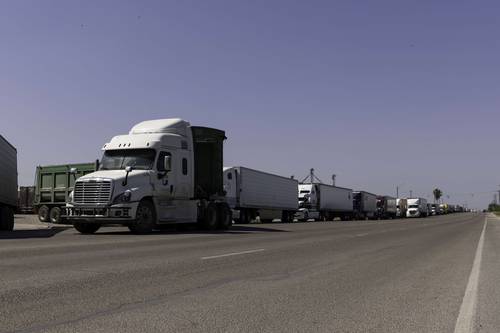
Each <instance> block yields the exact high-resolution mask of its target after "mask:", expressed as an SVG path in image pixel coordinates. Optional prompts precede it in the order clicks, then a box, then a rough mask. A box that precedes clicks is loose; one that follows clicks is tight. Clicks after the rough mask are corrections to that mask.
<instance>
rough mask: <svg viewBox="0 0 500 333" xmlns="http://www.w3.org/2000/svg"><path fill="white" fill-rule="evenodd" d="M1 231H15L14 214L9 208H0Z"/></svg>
mask: <svg viewBox="0 0 500 333" xmlns="http://www.w3.org/2000/svg"><path fill="white" fill-rule="evenodd" d="M0 230H2V231H12V230H14V212H13V211H12V209H10V208H9V207H0Z"/></svg>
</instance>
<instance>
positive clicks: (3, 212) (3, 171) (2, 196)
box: [0, 135, 17, 231]
mask: <svg viewBox="0 0 500 333" xmlns="http://www.w3.org/2000/svg"><path fill="white" fill-rule="evenodd" d="M16 205H17V150H16V148H15V147H14V146H12V145H11V144H10V143H9V142H8V141H7V140H6V139H5V138H4V137H3V136H1V135H0V230H1V231H12V230H13V229H14V211H15V210H16Z"/></svg>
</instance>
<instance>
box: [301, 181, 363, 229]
mask: <svg viewBox="0 0 500 333" xmlns="http://www.w3.org/2000/svg"><path fill="white" fill-rule="evenodd" d="M352 214H353V206H352V189H349V188H343V187H338V186H333V185H327V184H319V183H316V184H315V183H313V184H300V185H299V211H298V212H297V214H296V217H297V219H298V220H303V221H306V220H309V219H314V220H316V219H319V220H323V221H327V220H333V219H334V218H336V217H339V218H340V219H342V220H346V219H350V218H351V217H352Z"/></svg>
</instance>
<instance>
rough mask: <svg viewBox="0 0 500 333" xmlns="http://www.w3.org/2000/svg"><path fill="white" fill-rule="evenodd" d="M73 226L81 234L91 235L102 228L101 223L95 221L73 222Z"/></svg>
mask: <svg viewBox="0 0 500 333" xmlns="http://www.w3.org/2000/svg"><path fill="white" fill-rule="evenodd" d="M73 227H74V228H75V229H76V231H78V232H79V233H81V234H84V235H90V234H93V233H95V232H96V231H97V230H99V228H101V225H100V224H95V223H82V222H77V223H74V224H73Z"/></svg>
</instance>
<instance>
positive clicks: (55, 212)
mask: <svg viewBox="0 0 500 333" xmlns="http://www.w3.org/2000/svg"><path fill="white" fill-rule="evenodd" d="M49 216H50V222H51V223H54V224H58V223H61V220H62V218H61V208H59V207H52V209H51V210H50V215H49Z"/></svg>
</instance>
